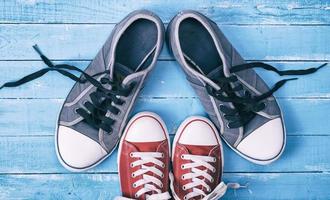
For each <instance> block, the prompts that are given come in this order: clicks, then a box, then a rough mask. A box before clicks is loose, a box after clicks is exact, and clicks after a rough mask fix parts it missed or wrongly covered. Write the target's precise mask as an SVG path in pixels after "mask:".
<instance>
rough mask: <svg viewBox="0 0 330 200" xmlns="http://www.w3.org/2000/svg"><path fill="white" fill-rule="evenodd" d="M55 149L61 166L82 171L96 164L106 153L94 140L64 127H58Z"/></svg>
mask: <svg viewBox="0 0 330 200" xmlns="http://www.w3.org/2000/svg"><path fill="white" fill-rule="evenodd" d="M57 148H58V153H59V155H60V159H62V164H65V165H67V166H65V167H66V168H69V169H71V168H72V169H71V170H75V168H76V169H77V170H79V169H80V170H83V169H84V168H89V167H90V166H92V165H93V164H95V163H97V162H98V161H99V160H101V159H102V158H103V157H105V156H106V155H107V152H106V151H105V150H104V149H103V148H102V147H101V145H99V144H98V143H97V142H95V141H94V140H92V139H90V138H89V137H87V136H85V135H83V134H81V133H79V132H77V131H75V130H73V129H71V128H68V127H66V126H59V127H58V133H57Z"/></svg>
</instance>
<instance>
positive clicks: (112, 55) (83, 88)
mask: <svg viewBox="0 0 330 200" xmlns="http://www.w3.org/2000/svg"><path fill="white" fill-rule="evenodd" d="M163 36H164V25H163V24H162V22H161V20H160V19H159V17H157V16H156V15H155V14H153V13H151V12H149V11H146V10H138V11H134V12H132V13H131V14H129V15H128V16H127V17H125V18H124V19H123V20H122V21H121V22H120V23H118V24H117V25H116V26H115V28H114V30H113V31H112V33H111V35H110V36H109V38H108V39H107V41H106V42H105V44H104V45H103V47H102V48H101V50H100V51H99V52H98V54H97V55H96V57H95V58H94V60H93V61H92V62H91V63H90V64H89V65H88V67H87V68H86V70H85V72H86V73H87V74H89V75H94V74H97V73H100V72H103V71H105V70H109V71H110V73H109V74H102V75H99V76H95V77H94V78H95V79H97V80H100V79H101V78H103V77H106V78H109V79H110V80H112V79H114V76H119V77H122V80H121V84H122V86H123V87H129V86H130V85H134V86H133V89H132V90H131V92H130V93H129V95H128V96H127V97H125V96H120V97H118V98H120V99H121V100H123V101H124V104H122V105H116V104H113V105H114V106H115V107H116V108H118V109H119V110H120V111H119V113H118V114H114V113H112V112H110V111H107V113H106V117H109V118H111V119H113V120H115V123H114V124H113V125H112V126H111V128H112V131H111V132H110V133H109V132H105V131H104V130H103V129H95V128H94V127H92V126H90V124H88V123H87V122H86V121H85V120H84V119H83V118H82V116H80V115H79V114H78V113H77V112H76V110H77V109H78V108H84V107H85V103H86V102H91V97H90V94H91V93H93V92H95V91H96V87H95V86H94V85H92V84H91V83H89V82H86V83H78V82H77V83H76V84H75V85H74V86H73V88H72V89H71V91H70V93H69V94H68V96H67V98H66V100H65V102H64V104H63V107H62V109H61V112H60V115H59V120H58V126H60V125H61V126H67V127H70V128H71V129H74V130H75V131H77V132H79V133H81V134H83V135H85V136H87V137H89V138H91V139H93V140H94V141H96V142H97V143H99V144H100V145H101V146H102V147H103V148H104V149H105V150H106V151H107V153H109V154H110V153H111V152H112V151H113V149H114V148H115V147H116V145H117V143H118V141H119V138H120V136H121V134H122V131H123V128H124V127H125V125H126V122H127V118H128V116H129V114H130V111H131V110H132V107H133V105H134V102H135V100H136V98H137V96H138V93H139V92H140V90H141V89H142V87H143V84H144V81H145V78H146V77H147V75H148V73H149V72H150V70H152V68H153V67H154V66H155V63H156V61H157V58H158V56H159V53H160V51H161V49H162V44H163ZM109 76H110V77H109ZM104 87H105V88H107V89H111V86H109V85H107V84H104ZM112 103H113V102H112ZM57 146H59V145H57ZM63 162H64V163H65V160H63ZM70 167H72V166H70ZM88 167H90V166H86V168H88ZM73 168H74V167H73Z"/></svg>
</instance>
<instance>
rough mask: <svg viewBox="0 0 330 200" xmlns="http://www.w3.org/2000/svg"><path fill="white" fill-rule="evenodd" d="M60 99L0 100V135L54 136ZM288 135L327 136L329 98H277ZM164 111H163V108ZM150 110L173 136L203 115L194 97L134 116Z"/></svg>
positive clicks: (149, 103) (140, 107)
mask: <svg viewBox="0 0 330 200" xmlns="http://www.w3.org/2000/svg"><path fill="white" fill-rule="evenodd" d="M62 102H63V99H0V110H1V113H0V127H1V129H0V136H21V135H27V136H30V135H34V136H36V135H42V136H45V135H48V136H49V135H53V134H54V132H55V124H56V120H57V115H58V113H59V110H60V108H61V105H62ZM279 104H280V106H281V107H282V111H283V114H284V120H285V123H286V130H287V134H288V135H300V136H302V135H330V121H329V120H330V117H329V110H330V100H329V99H280V100H279ZM164 108H166V109H164ZM140 111H151V112H155V113H157V114H159V115H160V116H161V117H162V118H163V119H164V121H165V123H166V126H167V127H168V130H169V133H170V134H174V133H175V131H176V128H177V127H178V126H179V125H180V123H181V122H182V121H183V120H184V119H185V118H186V117H189V116H192V115H205V112H204V109H203V107H202V105H201V104H200V102H199V100H198V99H195V98H192V99H191V98H151V99H150V98H140V99H138V101H137V104H136V106H135V108H134V110H133V113H136V112H140Z"/></svg>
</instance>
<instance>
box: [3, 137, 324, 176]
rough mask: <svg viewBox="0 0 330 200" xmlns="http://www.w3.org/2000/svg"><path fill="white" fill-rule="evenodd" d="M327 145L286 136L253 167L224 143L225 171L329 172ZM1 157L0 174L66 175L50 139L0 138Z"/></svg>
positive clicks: (105, 169) (108, 166) (111, 164)
mask: <svg viewBox="0 0 330 200" xmlns="http://www.w3.org/2000/svg"><path fill="white" fill-rule="evenodd" d="M171 139H173V136H171ZM329 142H330V136H288V138H287V146H286V149H285V151H284V154H283V155H282V157H281V159H279V160H278V161H276V162H275V163H274V164H271V165H268V166H260V165H255V164H252V163H250V162H248V161H246V160H244V159H243V158H241V157H239V156H238V155H237V154H235V153H234V152H233V151H232V150H230V149H229V148H228V147H227V146H226V145H225V144H224V155H225V172H244V173H247V172H262V173H264V172H276V173H280V172H288V173H291V172H305V173H307V172H324V173H326V172H329V171H330V160H329V159H328V157H329V156H328V154H327V153H326V152H329V151H330V146H329ZM0 155H1V157H0V174H1V173H4V174H7V173H10V174H15V173H24V174H25V173H28V174H30V173H48V174H49V173H68V171H67V170H66V169H65V168H64V167H62V166H61V165H60V163H59V161H58V160H57V157H56V153H55V145H54V137H53V136H19V137H0ZM302 155H303V156H302ZM116 159H117V151H116V152H115V153H113V155H111V156H110V157H109V158H108V159H107V160H106V161H104V162H103V163H102V164H100V165H98V166H97V167H95V168H93V169H91V170H89V171H88V172H92V173H94V172H97V173H99V172H102V173H115V172H117V170H118V169H117V161H116Z"/></svg>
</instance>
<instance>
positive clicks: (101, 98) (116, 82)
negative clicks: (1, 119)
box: [0, 45, 134, 133]
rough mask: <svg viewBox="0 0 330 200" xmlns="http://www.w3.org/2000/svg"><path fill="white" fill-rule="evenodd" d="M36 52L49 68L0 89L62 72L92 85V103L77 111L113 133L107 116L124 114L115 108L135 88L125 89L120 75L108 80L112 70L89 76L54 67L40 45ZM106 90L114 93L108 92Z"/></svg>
mask: <svg viewBox="0 0 330 200" xmlns="http://www.w3.org/2000/svg"><path fill="white" fill-rule="evenodd" d="M33 48H34V49H35V51H36V52H37V53H38V54H39V55H40V57H41V59H42V60H43V62H44V63H45V64H46V65H47V66H48V68H43V69H41V70H39V71H37V72H34V73H32V74H29V75H27V76H25V77H23V78H21V79H19V80H17V81H13V82H8V83H5V84H3V85H2V86H1V87H0V89H2V88H4V87H17V86H20V85H22V84H24V83H27V82H30V81H32V80H35V79H37V78H39V77H41V76H43V75H44V74H46V73H47V72H49V71H56V72H59V73H61V74H62V75H64V76H66V77H69V78H70V79H72V80H74V81H77V82H79V83H86V82H89V83H90V84H92V85H93V86H95V87H96V90H95V91H94V92H92V93H91V94H90V98H91V102H89V101H86V102H84V107H81V108H78V109H76V110H75V111H76V112H77V113H78V114H79V115H80V116H81V117H82V118H83V119H84V120H85V121H86V123H88V124H89V125H91V126H92V127H94V128H96V129H103V130H104V131H105V132H107V133H111V132H112V128H111V126H112V125H113V124H114V123H115V120H114V119H111V118H110V117H108V116H107V115H108V114H109V112H110V113H113V114H114V115H117V114H118V113H119V112H120V110H119V109H118V108H117V107H115V105H122V104H124V103H125V102H124V101H123V100H122V99H121V98H120V97H122V96H124V97H127V96H128V95H129V94H130V92H131V90H132V89H133V87H134V84H131V85H129V86H127V87H123V86H122V84H121V81H120V79H121V78H119V77H120V75H118V74H115V75H114V78H113V80H110V79H109V78H106V77H105V76H110V75H109V74H110V72H109V70H105V71H103V72H100V73H97V74H94V75H89V74H87V73H85V72H84V71H83V70H81V69H79V68H77V67H75V66H71V65H67V64H58V65H54V64H53V63H52V62H51V61H50V60H49V59H48V58H47V57H46V56H45V55H43V54H42V52H41V51H40V49H39V48H38V46H37V45H34V46H33ZM69 71H76V72H80V73H81V74H82V76H81V77H77V76H75V75H74V74H72V73H71V72H69ZM96 76H100V77H102V78H100V80H97V79H95V78H94V77H96ZM105 86H107V87H109V88H110V89H107V88H106V87H105Z"/></svg>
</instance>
